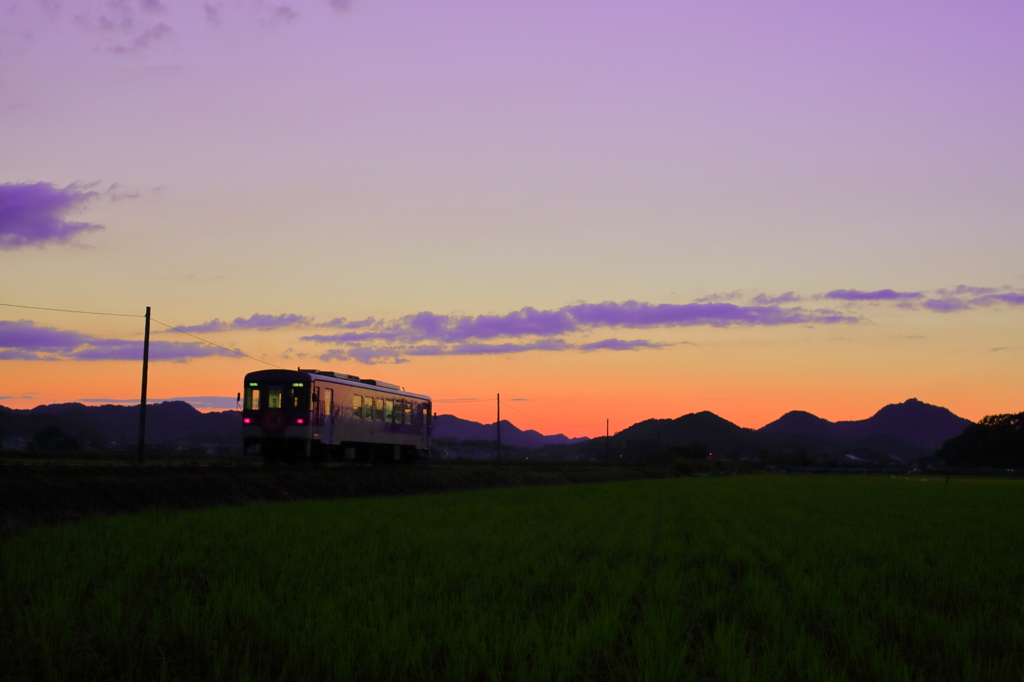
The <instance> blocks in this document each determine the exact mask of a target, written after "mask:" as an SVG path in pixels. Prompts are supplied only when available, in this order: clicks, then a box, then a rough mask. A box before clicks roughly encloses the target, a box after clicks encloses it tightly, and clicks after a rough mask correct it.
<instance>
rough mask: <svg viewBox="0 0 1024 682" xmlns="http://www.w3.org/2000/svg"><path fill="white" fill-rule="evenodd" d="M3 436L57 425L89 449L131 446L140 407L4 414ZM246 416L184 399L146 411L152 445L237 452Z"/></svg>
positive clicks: (76, 406) (0, 414)
mask: <svg viewBox="0 0 1024 682" xmlns="http://www.w3.org/2000/svg"><path fill="white" fill-rule="evenodd" d="M0 419H2V421H0V437H2V438H3V439H5V440H11V439H26V438H31V437H32V436H33V435H34V434H36V433H38V432H39V430H40V429H41V428H42V427H44V426H51V425H56V426H58V427H59V428H60V429H61V431H62V432H63V433H64V434H66V435H68V436H72V437H74V438H76V439H77V440H78V441H79V443H80V444H81V445H83V446H92V447H115V448H120V447H130V446H131V445H133V444H134V443H136V442H137V439H138V433H139V406H138V405H131V406H125V405H97V406H91V405H83V404H82V403H61V404H56V405H39V406H38V407H34V408H32V409H31V410H13V409H10V408H6V407H4V408H2V410H0ZM241 429H242V417H241V414H240V413H239V412H237V411H235V410H225V411H223V412H206V413H204V412H200V411H199V410H197V409H195V408H194V407H192V406H191V405H189V404H188V403H186V402H182V401H171V402H163V403H154V404H152V405H149V406H148V407H147V409H146V442H147V443H148V444H150V445H156V446H163V447H168V448H175V447H195V446H199V445H206V446H215V447H222V448H223V447H226V448H236V447H238V446H239V443H240V442H241V438H242V433H241Z"/></svg>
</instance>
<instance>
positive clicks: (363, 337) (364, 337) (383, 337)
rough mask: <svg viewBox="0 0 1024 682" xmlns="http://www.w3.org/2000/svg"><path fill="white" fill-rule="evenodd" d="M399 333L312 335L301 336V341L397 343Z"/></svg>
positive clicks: (399, 336)
mask: <svg viewBox="0 0 1024 682" xmlns="http://www.w3.org/2000/svg"><path fill="white" fill-rule="evenodd" d="M401 337H404V334H402V333H401V332H346V333H344V334H314V335H312V336H303V337H301V339H302V340H303V341H313V342H315V343H361V342H363V341H398V340H399V339H400V338H401Z"/></svg>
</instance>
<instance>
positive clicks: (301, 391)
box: [291, 383, 309, 410]
mask: <svg viewBox="0 0 1024 682" xmlns="http://www.w3.org/2000/svg"><path fill="white" fill-rule="evenodd" d="M308 396H309V394H308V393H307V392H306V385H305V384H300V383H295V384H292V402H291V406H292V409H296V410H303V409H306V401H307V398H308Z"/></svg>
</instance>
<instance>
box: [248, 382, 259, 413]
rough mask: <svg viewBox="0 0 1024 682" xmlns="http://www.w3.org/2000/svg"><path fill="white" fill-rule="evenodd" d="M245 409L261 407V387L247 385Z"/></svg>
mask: <svg viewBox="0 0 1024 682" xmlns="http://www.w3.org/2000/svg"><path fill="white" fill-rule="evenodd" d="M245 409H247V410H258V409H260V389H258V388H252V387H249V386H246V387H245Z"/></svg>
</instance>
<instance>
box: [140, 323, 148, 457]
mask: <svg viewBox="0 0 1024 682" xmlns="http://www.w3.org/2000/svg"><path fill="white" fill-rule="evenodd" d="M148 382H149V306H148V305H147V306H146V336H145V339H144V340H143V342H142V400H141V401H140V402H139V464H142V456H143V454H144V453H145V452H146V384H147V383H148Z"/></svg>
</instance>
